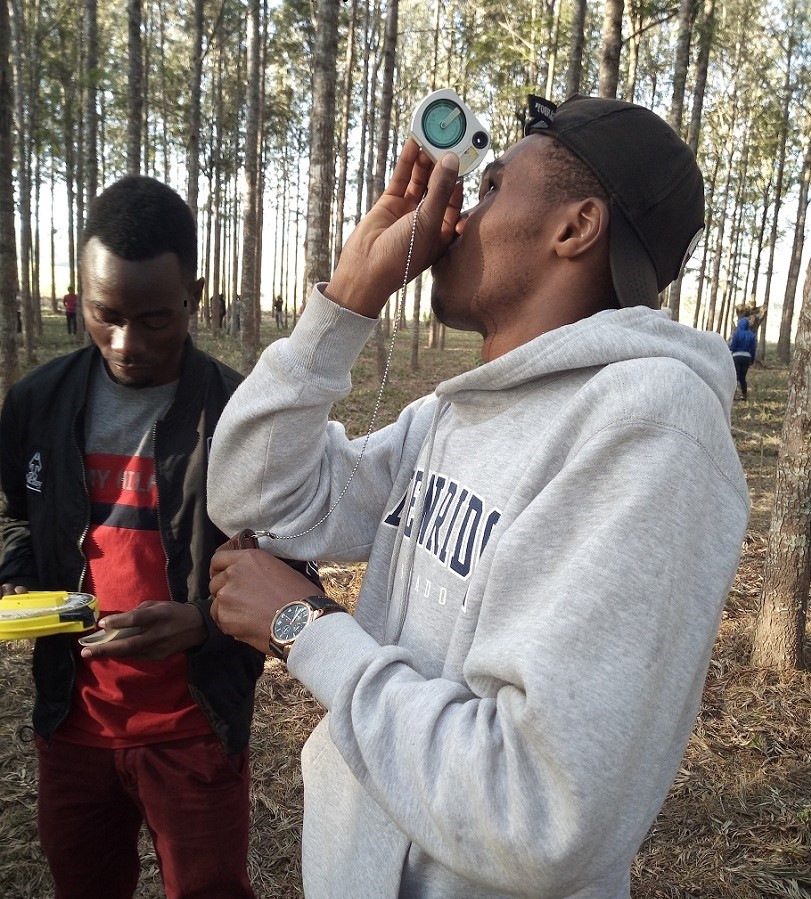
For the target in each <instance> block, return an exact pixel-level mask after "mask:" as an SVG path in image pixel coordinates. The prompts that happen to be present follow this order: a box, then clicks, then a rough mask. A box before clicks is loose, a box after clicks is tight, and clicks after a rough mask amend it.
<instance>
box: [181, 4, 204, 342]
mask: <svg viewBox="0 0 811 899" xmlns="http://www.w3.org/2000/svg"><path fill="white" fill-rule="evenodd" d="M204 2H205V0H194V7H193V12H194V22H193V24H192V35H193V37H192V58H191V96H190V98H189V125H188V128H189V138H188V148H187V153H186V170H187V172H188V178H187V181H186V202H187V203H188V204H189V207H190V208H191V211H192V213H193V215H194V220H195V221H199V210H198V206H199V202H198V199H197V198H198V193H199V189H200V120H201V112H200V106H201V103H200V92H201V90H202V82H203V4H204ZM206 286H208V285H206ZM197 321H198V314H197V310H196V309H195V311H194V315H193V316H192V320H191V328H190V330H191V333H192V336H196V334H197Z"/></svg>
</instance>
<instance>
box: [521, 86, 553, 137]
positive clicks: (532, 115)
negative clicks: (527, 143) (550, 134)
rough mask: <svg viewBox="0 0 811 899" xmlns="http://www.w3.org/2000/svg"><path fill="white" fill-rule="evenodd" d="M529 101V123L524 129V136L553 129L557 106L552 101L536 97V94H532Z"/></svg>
mask: <svg viewBox="0 0 811 899" xmlns="http://www.w3.org/2000/svg"><path fill="white" fill-rule="evenodd" d="M528 99H529V121H528V122H527V125H526V128H524V134H525V135H527V134H531V133H532V132H533V131H546V130H547V129H548V128H551V127H552V119H553V118H554V117H555V113H556V112H557V109H558V108H557V106H556V105H555V104H554V103H553V102H552V101H551V100H546V99H544V98H543V97H536V96H535V94H530V95H529V98H528Z"/></svg>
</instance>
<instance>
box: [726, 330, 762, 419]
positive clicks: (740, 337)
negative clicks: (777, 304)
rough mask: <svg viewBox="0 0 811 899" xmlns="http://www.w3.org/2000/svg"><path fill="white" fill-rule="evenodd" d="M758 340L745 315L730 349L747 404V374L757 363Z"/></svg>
mask: <svg viewBox="0 0 811 899" xmlns="http://www.w3.org/2000/svg"><path fill="white" fill-rule="evenodd" d="M756 348H757V338H756V337H755V334H754V331H751V330H750V329H749V319H748V318H747V317H746V316H745V315H744V316H741V318H739V319H738V327H737V328H736V329H735V333H734V334H733V335H732V340H730V341H729V349H730V350H731V351H732V361H733V362H734V363H735V376H736V377H737V379H738V384H739V385H740V388H741V397H742V398H743V401H744V402H746V394H747V390H748V387H747V384H746V373H747V372H748V371H749V366H750V365H751V364H752V363H753V362H754V361H755V350H756Z"/></svg>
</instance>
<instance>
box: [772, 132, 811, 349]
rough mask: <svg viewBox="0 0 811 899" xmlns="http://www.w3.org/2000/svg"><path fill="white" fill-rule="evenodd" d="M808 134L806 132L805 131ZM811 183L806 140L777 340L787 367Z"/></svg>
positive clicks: (810, 148) (809, 146) (810, 152)
mask: <svg viewBox="0 0 811 899" xmlns="http://www.w3.org/2000/svg"><path fill="white" fill-rule="evenodd" d="M806 134H808V131H806ZM809 182H811V140H807V143H806V149H805V157H804V159H803V167H802V171H801V173H800V190H799V197H798V199H797V218H796V219H795V222H794V240H793V241H792V244H791V259H790V261H789V267H788V277H787V278H786V292H785V293H784V294H783V314H782V317H781V319H780V336H779V337H778V339H777V358H778V359H779V360H780V362H781V363H782V364H783V365H788V364H789V360H790V358H791V326H792V323H793V321H794V297H795V295H796V293H797V284H798V282H799V278H800V266H801V264H802V258H803V247H804V246H805V218H806V213H807V211H808V188H809Z"/></svg>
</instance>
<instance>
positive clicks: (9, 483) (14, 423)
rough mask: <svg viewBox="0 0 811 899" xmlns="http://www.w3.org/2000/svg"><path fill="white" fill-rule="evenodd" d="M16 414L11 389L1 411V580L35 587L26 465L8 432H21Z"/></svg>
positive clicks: (18, 446) (32, 588)
mask: <svg viewBox="0 0 811 899" xmlns="http://www.w3.org/2000/svg"><path fill="white" fill-rule="evenodd" d="M22 433H23V432H22V428H21V425H20V422H19V420H18V417H17V412H16V403H15V394H14V392H13V391H11V392H10V393H9V394H8V396H7V397H6V400H5V402H4V404H3V410H2V413H0V434H2V435H4V436H3V439H0V488H2V492H1V493H0V583H4V584H5V583H10V584H16V585H20V586H24V587H27V588H28V589H29V590H34V589H36V588H37V586H38V583H37V574H36V563H35V560H34V552H33V546H32V542H31V531H30V528H29V525H28V512H27V508H28V506H27V502H26V488H25V465H24V463H23V459H22V456H21V441H20V440H19V439H13V438H12V437H11V435H18V436H19V435H20V434H22Z"/></svg>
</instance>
